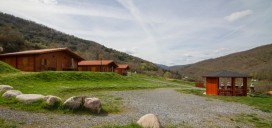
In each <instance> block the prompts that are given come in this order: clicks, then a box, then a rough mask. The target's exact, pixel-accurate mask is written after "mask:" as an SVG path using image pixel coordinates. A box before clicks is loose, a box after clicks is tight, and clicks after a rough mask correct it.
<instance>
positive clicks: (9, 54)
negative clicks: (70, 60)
mask: <svg viewBox="0 0 272 128" xmlns="http://www.w3.org/2000/svg"><path fill="white" fill-rule="evenodd" d="M58 51H65V52H66V53H68V54H70V55H71V56H74V57H75V58H78V59H79V60H85V59H84V58H82V57H81V56H79V55H77V54H76V53H74V52H72V51H70V50H69V49H68V48H51V49H38V50H27V51H21V52H12V53H5V54H0V57H1V56H2V57H4V56H18V55H33V54H44V53H51V52H58Z"/></svg>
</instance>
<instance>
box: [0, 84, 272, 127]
mask: <svg viewBox="0 0 272 128" xmlns="http://www.w3.org/2000/svg"><path fill="white" fill-rule="evenodd" d="M104 93H105V94H109V95H112V96H116V97H122V98H123V100H122V102H123V105H124V106H125V107H124V108H122V110H124V111H123V112H121V113H120V114H109V115H100V116H93V115H71V114H46V113H33V112H25V111H18V110H11V109H9V108H5V107H0V119H6V120H10V121H15V122H17V123H18V122H19V123H20V124H23V125H22V126H23V127H65V128H75V127H79V128H80V127H82V128H86V127H92V126H96V125H101V124H107V123H108V124H127V123H130V122H132V121H137V119H139V118H140V117H141V116H142V115H144V114H147V113H153V114H156V115H158V116H159V118H160V120H161V122H162V124H163V125H164V126H168V125H179V126H191V127H233V128H234V127H237V126H239V127H241V128H243V127H244V128H249V127H254V126H253V125H252V124H246V123H239V122H235V121H233V120H232V119H231V118H234V117H235V116H237V115H239V114H241V113H245V114H256V115H257V116H258V117H262V118H267V119H271V118H272V114H270V113H264V112H262V111H259V110H256V109H253V108H252V107H249V106H247V105H243V104H239V103H231V102H224V101H220V100H215V99H208V98H205V97H200V96H195V95H191V94H181V93H179V92H176V91H175V90H174V89H172V88H160V89H154V90H134V91H110V92H104Z"/></svg>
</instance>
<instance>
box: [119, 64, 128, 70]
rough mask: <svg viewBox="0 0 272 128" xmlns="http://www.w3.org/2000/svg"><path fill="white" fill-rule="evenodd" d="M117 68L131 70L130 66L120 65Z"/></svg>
mask: <svg viewBox="0 0 272 128" xmlns="http://www.w3.org/2000/svg"><path fill="white" fill-rule="evenodd" d="M117 68H121V69H129V66H128V64H118V67H117Z"/></svg>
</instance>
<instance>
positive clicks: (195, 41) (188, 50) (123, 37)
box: [0, 0, 272, 65]
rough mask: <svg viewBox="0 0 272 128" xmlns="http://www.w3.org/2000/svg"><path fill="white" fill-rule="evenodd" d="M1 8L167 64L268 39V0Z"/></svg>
mask: <svg viewBox="0 0 272 128" xmlns="http://www.w3.org/2000/svg"><path fill="white" fill-rule="evenodd" d="M0 11H2V12H4V13H8V14H12V15H15V16H18V17H22V18H24V19H28V20H32V21H35V22H37V23H40V24H44V25H46V26H48V27H51V28H54V29H56V30H59V31H62V32H64V33H67V34H71V35H75V36H77V37H80V38H83V39H87V40H93V41H96V42H98V43H100V44H102V45H104V46H106V47H109V48H113V49H116V50H119V51H123V52H126V53H128V54H131V55H134V56H137V57H140V58H143V59H146V60H149V61H152V62H154V63H159V64H165V65H182V64H190V63H195V62H198V61H201V60H204V59H209V58H215V57H219V56H223V55H227V54H230V53H234V52H238V51H243V50H248V49H251V48H254V47H257V46H261V45H264V44H270V43H272V0H0Z"/></svg>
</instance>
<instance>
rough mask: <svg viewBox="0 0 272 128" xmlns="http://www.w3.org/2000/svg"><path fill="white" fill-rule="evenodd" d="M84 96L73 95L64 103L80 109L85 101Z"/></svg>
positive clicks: (65, 105) (67, 106) (71, 107)
mask: <svg viewBox="0 0 272 128" xmlns="http://www.w3.org/2000/svg"><path fill="white" fill-rule="evenodd" d="M82 99H83V97H78V96H73V97H70V98H68V99H67V100H66V101H65V102H64V103H63V106H64V107H66V108H69V109H72V110H74V109H79V108H80V106H81V105H82V103H83V100H82Z"/></svg>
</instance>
